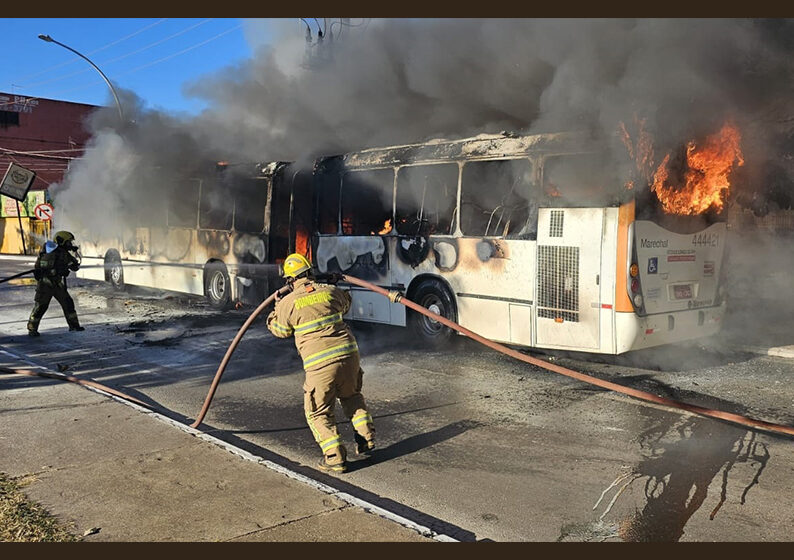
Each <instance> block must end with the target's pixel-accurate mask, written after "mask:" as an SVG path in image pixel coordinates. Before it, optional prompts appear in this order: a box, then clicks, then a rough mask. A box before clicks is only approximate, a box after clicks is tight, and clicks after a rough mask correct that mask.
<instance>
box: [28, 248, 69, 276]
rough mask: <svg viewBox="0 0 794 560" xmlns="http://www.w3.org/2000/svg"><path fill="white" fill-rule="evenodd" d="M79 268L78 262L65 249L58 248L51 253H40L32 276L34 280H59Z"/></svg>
mask: <svg viewBox="0 0 794 560" xmlns="http://www.w3.org/2000/svg"><path fill="white" fill-rule="evenodd" d="M79 268H80V263H79V261H78V260H77V259H76V258H75V257H74V256H73V255H72V254H71V253H70V252H69V251H68V250H67V249H66V248H65V247H62V246H58V247H57V248H56V249H55V250H54V251H52V252H51V253H47V252H46V251H42V252H41V253H39V257H38V258H37V259H36V264H35V266H34V271H33V276H34V277H35V278H36V280H41V279H43V278H49V279H51V280H59V279H61V278H66V277H67V276H69V274H70V273H71V271H76V270H77V269H79Z"/></svg>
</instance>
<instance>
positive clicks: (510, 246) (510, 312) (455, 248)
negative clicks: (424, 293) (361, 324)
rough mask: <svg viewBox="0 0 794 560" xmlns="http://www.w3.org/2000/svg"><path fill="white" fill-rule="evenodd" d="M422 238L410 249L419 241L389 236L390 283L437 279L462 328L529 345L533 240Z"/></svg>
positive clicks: (399, 284)
mask: <svg viewBox="0 0 794 560" xmlns="http://www.w3.org/2000/svg"><path fill="white" fill-rule="evenodd" d="M425 242H426V243H427V247H426V248H425V249H424V250H423V251H416V252H415V253H411V252H410V250H411V245H412V243H423V242H422V241H421V240H412V239H410V238H407V239H406V238H391V239H390V243H389V246H390V247H392V248H393V249H392V252H393V254H394V257H393V258H391V263H392V264H391V271H392V276H391V280H392V284H393V285H395V286H403V287H404V288H405V289H408V287H409V286H411V284H412V282H414V281H413V279H414V278H416V277H418V276H424V275H426V276H428V277H437V278H441V279H443V280H444V281H445V282H446V284H447V285H448V286H449V287H450V289H451V291H452V296H453V298H454V299H455V302H456V305H457V310H458V322H459V323H460V324H461V325H462V326H464V327H466V328H467V329H470V330H472V331H474V332H476V333H477V334H480V335H482V336H485V337H487V338H490V339H493V340H498V341H501V342H509V343H510V342H512V343H516V344H523V345H529V344H531V340H529V339H530V338H531V337H529V336H528V335H527V333H531V332H532V324H531V320H530V319H528V314H527V313H526V309H527V308H531V306H532V305H533V297H534V281H533V279H534V276H535V242H534V241H528V240H506V239H493V238H456V237H447V236H431V237H429V238H427V239H426V241H425ZM398 244H400V245H398ZM411 255H414V257H415V258H411ZM416 255H418V256H416ZM416 282H421V280H417V281H416ZM416 282H414V284H413V285H414V286H416ZM511 306H513V307H511ZM522 311H524V312H522ZM494 317H499V318H501V319H500V320H497V321H495V320H493V318H494ZM511 318H512V319H511ZM393 324H397V323H393Z"/></svg>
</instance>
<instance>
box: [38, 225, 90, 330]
mask: <svg viewBox="0 0 794 560" xmlns="http://www.w3.org/2000/svg"><path fill="white" fill-rule="evenodd" d="M53 239H54V240H55V241H47V242H46V243H45V244H44V249H42V251H41V252H40V253H39V256H38V258H37V259H36V265H35V268H34V270H33V276H34V277H35V278H36V280H37V283H36V295H35V296H34V297H33V301H34V303H33V311H32V312H31V313H30V319H28V334H29V335H30V336H39V323H40V322H41V318H42V317H43V316H44V313H45V312H46V311H47V308H48V307H49V305H50V301H51V300H52V298H55V299H57V300H58V303H60V304H61V307H62V308H63V314H64V315H65V316H66V322H67V323H68V324H69V330H70V331H84V330H85V327H81V326H80V321H79V320H78V319H77V311H76V310H75V307H74V300H73V299H72V296H70V295H69V292H68V291H67V290H66V277H67V276H69V274H70V272H72V271H76V270H77V269H78V268H80V252H79V247H77V246H76V245H75V244H74V235H72V233H71V232H68V231H59V232H56V233H55V235H54V236H53Z"/></svg>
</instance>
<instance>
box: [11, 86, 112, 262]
mask: <svg viewBox="0 0 794 560" xmlns="http://www.w3.org/2000/svg"><path fill="white" fill-rule="evenodd" d="M97 108H98V107H97V106H95V105H86V104H83V103H72V102H69V101H57V100H54V99H40V98H35V97H25V96H20V95H15V94H11V93H2V92H0V178H1V177H2V175H3V174H5V172H6V170H7V169H8V166H9V164H10V163H16V164H17V165H21V166H22V167H25V168H26V169H30V170H32V171H35V172H36V179H35V180H34V182H33V185H32V186H31V188H30V193H29V194H28V199H27V200H26V201H25V202H24V203H23V202H20V203H19V210H20V212H19V214H17V204H16V201H15V200H14V199H12V198H8V197H5V196H1V197H0V253H12V254H21V253H22V240H21V236H20V231H19V222H20V219H19V217H18V216H21V218H22V220H21V221H22V229H23V231H24V232H25V245H26V248H27V252H28V254H34V252H35V251H36V250H37V247H38V246H39V245H40V244H41V243H40V242H41V240H42V239H46V237H47V236H48V234H49V233H50V232H49V228H48V225H49V224H48V223H44V222H42V221H41V220H38V219H36V218H35V216H33V209H34V208H35V206H36V205H37V204H39V203H41V202H45V201H49V197H48V196H47V189H48V187H49V186H50V185H51V184H52V183H57V182H59V181H61V180H62V179H63V176H64V173H65V172H66V169H67V168H68V166H69V162H70V161H71V160H72V159H74V158H78V157H81V156H82V154H83V149H84V146H85V144H86V142H87V141H88V138H89V136H90V135H89V133H88V132H87V131H86V129H85V126H84V121H85V119H86V117H87V116H88V115H89V114H90V113H91V112H93V111H94V110H96V109H97ZM56 215H57V209H56Z"/></svg>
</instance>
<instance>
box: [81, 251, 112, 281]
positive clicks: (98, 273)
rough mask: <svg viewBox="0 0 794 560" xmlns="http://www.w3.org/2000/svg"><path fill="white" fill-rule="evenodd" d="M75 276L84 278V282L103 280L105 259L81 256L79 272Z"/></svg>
mask: <svg viewBox="0 0 794 560" xmlns="http://www.w3.org/2000/svg"><path fill="white" fill-rule="evenodd" d="M75 276H77V277H78V278H85V279H86V280H104V279H105V259H104V258H102V257H86V256H83V260H82V263H81V264H80V270H78V271H77V272H76V273H75Z"/></svg>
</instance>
